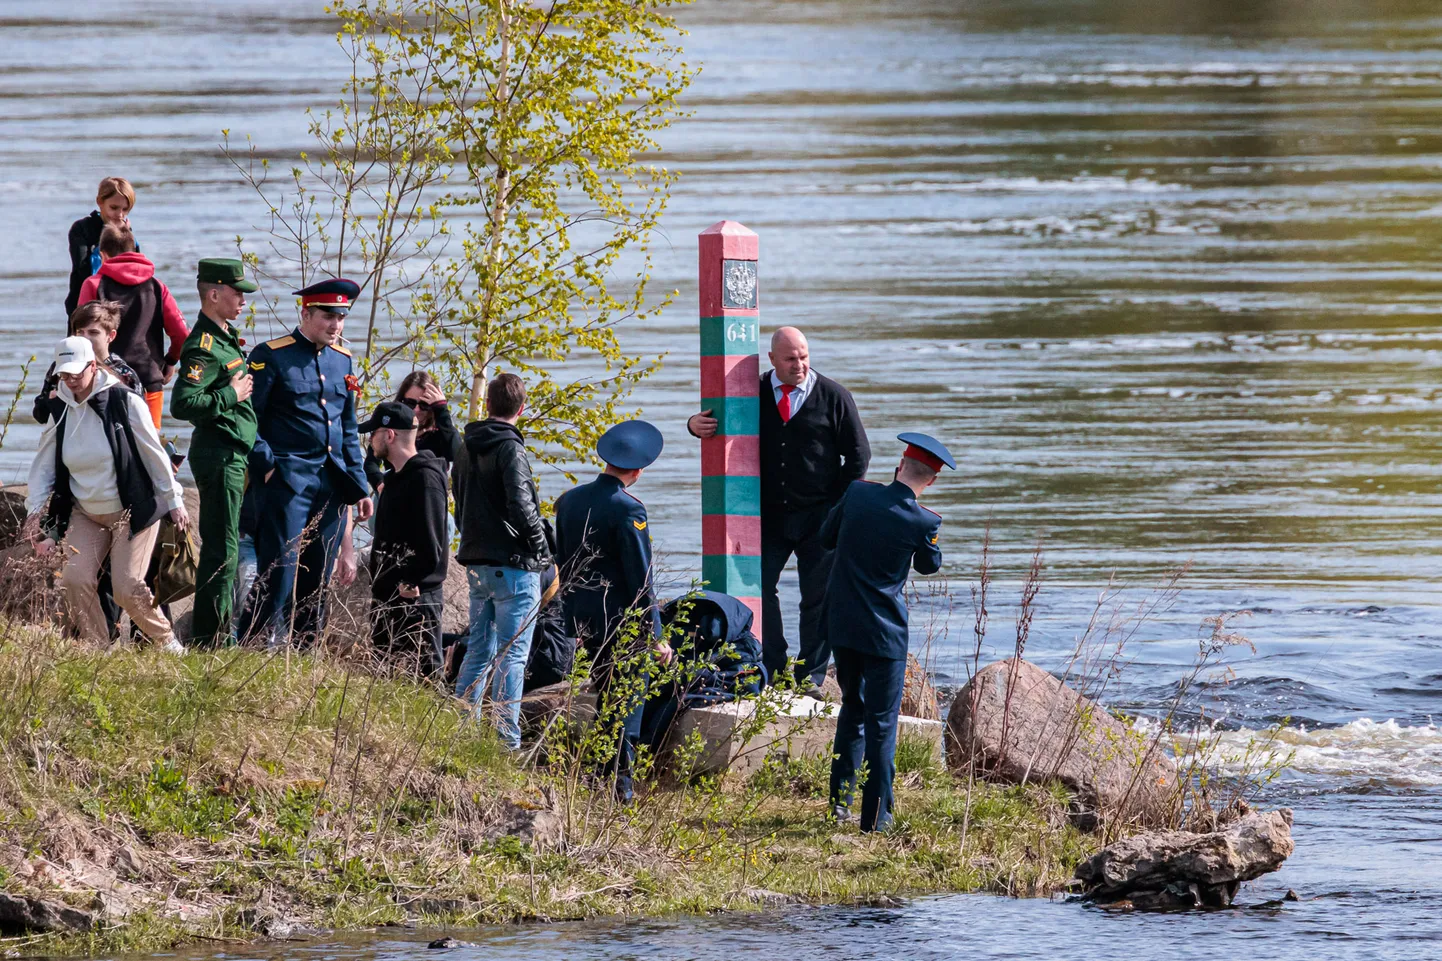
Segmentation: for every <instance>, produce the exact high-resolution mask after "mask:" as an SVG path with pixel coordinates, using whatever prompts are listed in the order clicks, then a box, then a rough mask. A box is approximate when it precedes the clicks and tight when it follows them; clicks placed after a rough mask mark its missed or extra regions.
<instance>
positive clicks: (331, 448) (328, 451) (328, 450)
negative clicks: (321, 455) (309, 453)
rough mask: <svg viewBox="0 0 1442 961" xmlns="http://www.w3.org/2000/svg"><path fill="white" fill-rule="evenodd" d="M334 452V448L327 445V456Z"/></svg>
mask: <svg viewBox="0 0 1442 961" xmlns="http://www.w3.org/2000/svg"><path fill="white" fill-rule="evenodd" d="M333 450H335V448H334V447H331V446H330V445H329V444H327V445H326V448H325V452H326V453H327V454H329V453H330V452H331V451H333Z"/></svg>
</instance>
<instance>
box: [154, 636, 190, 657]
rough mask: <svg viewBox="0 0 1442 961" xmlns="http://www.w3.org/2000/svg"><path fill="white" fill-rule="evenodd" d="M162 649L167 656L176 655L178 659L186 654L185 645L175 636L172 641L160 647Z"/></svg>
mask: <svg viewBox="0 0 1442 961" xmlns="http://www.w3.org/2000/svg"><path fill="white" fill-rule="evenodd" d="M160 649H161V650H162V651H164V652H165V653H167V654H174V655H176V656H177V657H179V656H180V655H182V654H184V653H185V645H184V644H182V643H180V642H179V641H177V640H176V639H175V638H174V637H173V636H172V637H171V638H170V640H168V641H166V642H165V643H164V644H162V645H160Z"/></svg>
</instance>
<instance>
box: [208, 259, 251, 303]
mask: <svg viewBox="0 0 1442 961" xmlns="http://www.w3.org/2000/svg"><path fill="white" fill-rule="evenodd" d="M195 279H196V281H197V282H198V283H202V284H225V286H227V287H234V288H235V289H236V290H239V291H241V292H242V293H246V294H250V293H254V292H255V291H257V290H259V289H260V285H258V284H257V283H256V282H255V281H253V280H246V279H245V264H243V263H241V262H240V261H239V260H236V259H235V258H234V257H206V258H205V259H204V260H202V261H201V262H200V265H199V267H197V269H196V271H195Z"/></svg>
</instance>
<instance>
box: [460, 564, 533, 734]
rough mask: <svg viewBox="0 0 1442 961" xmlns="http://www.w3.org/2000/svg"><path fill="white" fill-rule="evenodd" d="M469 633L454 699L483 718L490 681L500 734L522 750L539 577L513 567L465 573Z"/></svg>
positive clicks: (475, 568) (478, 568) (471, 568)
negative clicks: (523, 690) (466, 703)
mask: <svg viewBox="0 0 1442 961" xmlns="http://www.w3.org/2000/svg"><path fill="white" fill-rule="evenodd" d="M466 581H467V583H469V584H470V588H471V628H470V634H469V636H468V637H467V639H466V656H465V658H464V659H463V660H462V661H461V673H460V675H459V676H457V678H456V696H457V697H462V698H465V699H466V700H467V701H469V702H471V704H472V705H474V707H475V712H476V716H477V717H479V716H480V713H481V701H482V700H483V697H482V695H484V694H485V692H486V688H487V681H489V687H490V693H491V701H492V702H493V703H495V704H496V705H497V712H496V713H497V715H498V716H497V719H496V733H497V734H499V735H500V738H501V742H502V743H503V744H505V745H506V746H507V747H509V748H511V749H513V750H514V749H515V748H518V747H520V746H521V688H522V686H523V685H524V683H525V680H526V659H527V658H528V657H529V656H530V653H531V635H532V634H533V633H534V632H535V628H536V612H537V610H538V609H539V608H540V606H541V575H540V574H539V573H537V572H535V571H523V570H520V569H518V568H515V567H485V566H482V565H479V564H477V565H472V566H467V567H466Z"/></svg>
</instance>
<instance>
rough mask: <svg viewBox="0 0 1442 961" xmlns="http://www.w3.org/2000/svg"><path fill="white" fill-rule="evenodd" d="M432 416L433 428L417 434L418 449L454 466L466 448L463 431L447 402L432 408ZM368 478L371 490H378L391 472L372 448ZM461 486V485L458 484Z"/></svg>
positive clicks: (367, 464)
mask: <svg viewBox="0 0 1442 961" xmlns="http://www.w3.org/2000/svg"><path fill="white" fill-rule="evenodd" d="M431 416H432V418H434V420H433V422H432V423H433V424H434V426H433V427H432V429H431V430H423V431H421V432H420V434H418V435H417V436H416V450H418V451H422V450H428V451H430V452H431V453H432V454H435V455H436V456H437V457H442V458H444V459H445V462H446V467H447V468H452V467H454V465H455V463H456V461H457V460H459V459H460V457H461V454H462V452H463V449H464V444H463V442H462V441H461V432H460V431H458V430H456V423H455V421H454V420H452V419H451V409H450V407H449V406H448V405H446V404H441V405H439V406H436V407H432V408H431ZM365 467H366V480H367V481H369V482H370V485H371V490H378V489H379V488H380V486H381V485H382V484H384V483H385V481H386V475H387V474H389V473H390V467H389V466H388V465H387V464H386V462H385V461H383V460H381V459H380V458H379V457H377V456H376V455H375V454H373V453H371V451H370V449H369V448H367V449H366V465H365ZM456 486H457V487H459V486H460V485H458V484H457V485H456Z"/></svg>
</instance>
